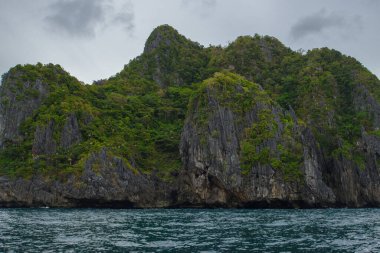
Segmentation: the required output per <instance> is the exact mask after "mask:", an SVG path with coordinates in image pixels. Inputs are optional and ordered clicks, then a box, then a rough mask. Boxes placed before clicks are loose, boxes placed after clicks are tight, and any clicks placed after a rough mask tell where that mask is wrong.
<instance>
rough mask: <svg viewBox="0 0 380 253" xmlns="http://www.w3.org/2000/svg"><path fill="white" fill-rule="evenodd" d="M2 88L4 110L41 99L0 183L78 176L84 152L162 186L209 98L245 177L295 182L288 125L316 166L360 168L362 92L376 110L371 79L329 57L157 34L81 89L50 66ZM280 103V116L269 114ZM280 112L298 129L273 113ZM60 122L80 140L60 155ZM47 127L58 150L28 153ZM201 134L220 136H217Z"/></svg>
mask: <svg viewBox="0 0 380 253" xmlns="http://www.w3.org/2000/svg"><path fill="white" fill-rule="evenodd" d="M2 80H3V81H2V90H1V92H0V94H1V98H0V100H1V108H2V109H3V110H6V109H7V108H10V107H11V105H12V103H20V104H22V103H23V102H25V101H30V100H33V101H34V100H35V101H39V100H41V105H40V106H39V108H38V109H37V110H36V111H35V112H34V113H33V114H32V115H29V117H28V118H27V119H26V120H25V122H23V123H22V124H21V126H19V132H20V137H19V138H18V139H13V140H11V141H10V140H6V142H5V143H4V146H5V148H3V149H2V150H1V151H0V174H1V175H11V176H24V177H30V176H32V175H33V174H37V173H43V174H44V175H46V176H51V177H59V178H61V177H65V176H66V175H67V174H71V173H81V170H82V169H83V166H84V163H85V161H86V160H87V158H88V157H89V156H90V154H91V153H93V152H98V151H99V150H101V149H102V148H103V147H106V148H107V149H108V150H109V152H110V153H112V155H114V156H117V157H120V158H122V159H123V160H124V161H125V163H126V164H130V167H131V169H133V170H136V169H137V170H136V173H137V171H139V172H142V173H147V174H149V173H152V172H155V173H157V175H158V176H160V177H162V178H164V179H166V180H170V178H171V175H173V174H174V173H175V172H176V170H179V169H180V168H181V166H182V165H181V160H180V155H179V150H178V149H179V148H178V147H179V142H180V136H181V131H182V128H183V125H184V121H185V118H186V117H187V116H188V115H193V117H194V118H192V119H191V120H192V121H193V122H194V124H196V125H197V129H198V130H199V131H200V134H201V135H202V134H203V135H205V134H206V133H208V132H207V131H204V130H205V129H207V123H208V119H209V117H210V101H209V97H210V96H214V97H215V98H216V100H217V101H218V103H219V106H221V107H224V108H229V109H230V110H231V111H232V112H233V113H234V115H236V119H235V120H236V122H235V123H236V124H237V125H243V126H244V129H245V130H244V131H243V132H242V133H241V134H242V136H243V139H242V141H241V143H240V149H241V150H240V154H241V157H240V160H241V164H242V165H241V167H242V173H243V174H248V173H249V172H250V170H251V169H252V167H253V166H256V165H262V166H264V165H266V166H271V167H272V168H274V169H276V170H279V171H282V172H283V174H284V176H285V178H286V179H288V180H298V179H300V178H301V177H302V175H301V170H300V167H301V166H302V154H303V150H302V145H301V143H300V136H298V135H295V134H294V132H295V131H293V128H294V127H295V126H296V125H303V126H304V125H305V126H307V127H309V128H310V129H311V130H312V132H313V134H314V136H315V137H316V139H317V143H318V145H319V147H321V149H322V150H323V152H324V154H325V156H326V159H341V158H342V157H343V158H345V159H349V160H351V161H353V162H355V163H356V164H357V165H358V166H359V167H360V168H362V169H365V166H366V160H365V154H364V151H363V150H362V149H361V148H360V147H359V146H358V144H357V143H358V142H359V141H360V138H361V134H362V131H366V132H367V133H368V134H372V135H375V136H380V135H379V130H378V129H377V128H376V127H377V126H375V125H374V120H373V118H374V116H373V113H374V112H373V111H371V108H369V107H368V106H367V107H366V106H362V105H361V103H362V104H365V101H364V102H363V101H361V100H360V99H363V98H360V97H359V95H360V94H361V93H360V92H364V91H363V89H365V96H367V97H368V96H372V97H373V98H374V99H375V101H377V102H378V101H380V82H379V80H378V79H377V78H376V77H375V76H374V75H372V74H371V73H370V72H369V71H368V70H367V69H365V68H364V67H363V66H362V65H361V64H360V63H359V62H357V61H356V60H355V59H353V58H351V57H347V56H344V55H342V54H341V53H339V52H337V51H335V50H330V49H327V48H322V49H315V50H311V51H309V52H307V53H306V54H302V53H299V52H293V51H291V50H290V49H289V48H286V47H285V46H284V45H283V44H281V42H279V41H278V40H277V39H275V38H272V37H268V36H264V37H262V36H259V35H255V36H253V37H251V36H244V37H239V38H238V39H237V40H236V41H234V42H232V43H231V44H230V45H228V46H227V47H225V48H223V47H220V46H210V47H208V48H204V47H203V46H201V45H199V44H198V43H195V42H192V41H190V40H188V39H186V38H185V37H184V36H182V35H180V34H178V32H177V31H176V30H175V29H173V28H171V27H169V26H167V25H164V26H160V27H158V28H157V29H156V30H154V32H153V33H152V34H151V35H150V36H149V38H148V40H147V42H146V45H145V49H144V53H143V54H142V55H141V56H139V57H137V58H136V59H134V60H132V61H131V62H130V63H129V64H127V65H126V66H125V67H124V69H123V70H122V71H121V72H120V73H118V74H116V75H115V76H113V77H111V78H110V79H108V80H103V81H102V82H95V83H94V84H93V85H84V84H82V83H80V82H79V81H78V80H77V79H75V78H74V77H72V76H70V75H69V74H68V73H66V72H65V71H64V70H63V69H62V68H61V67H60V66H59V65H53V64H48V65H42V64H40V63H39V64H37V65H24V66H21V65H17V66H16V67H14V68H12V69H10V71H9V72H8V73H6V74H4V75H3V77H2ZM40 84H43V85H42V86H43V87H46V90H44V89H41V87H39V85H40ZM258 84H259V85H258ZM44 93H46V94H48V95H46V94H44ZM9 94H14V101H13V100H12V101H11V100H10V96H9ZM363 94H364V93H363ZM365 96H364V95H363V97H365ZM280 106H281V107H282V108H283V109H284V110H280V109H279V110H278V112H276V113H274V112H273V110H276V109H275V108H280ZM289 107H292V109H294V111H295V112H296V114H297V117H299V119H298V122H294V120H295V119H293V118H292V117H291V116H290V115H289V114H288V113H284V112H283V111H285V110H287V109H289ZM253 109H254V110H255V111H257V115H256V119H255V120H253V123H252V124H250V125H247V123H246V122H247V119H246V118H245V115H246V113H248V112H250V111H252V110H253ZM195 110H196V111H195ZM70 115H74V116H75V118H76V119H77V121H78V124H79V129H80V134H81V141H80V142H78V143H75V144H73V145H72V146H70V147H69V148H63V147H62V145H60V143H61V139H62V129H63V128H64V125H65V123H66V121H67V118H68V117H69V116H70ZM275 115H278V118H276V117H277V116H275ZM303 122H304V123H303ZM50 124H52V125H53V130H52V131H53V133H52V138H53V141H54V143H55V145H56V150H54V152H48V153H44V154H33V152H32V149H33V143H34V138H35V132H36V129H37V128H38V127H40V128H46V127H47V126H49V125H50ZM244 124H245V125H244ZM208 134H210V135H211V136H212V138H218V136H220V135H219V134H220V133H219V132H218V131H215V130H214V131H213V132H210V133H208ZM203 142H205V139H203Z"/></svg>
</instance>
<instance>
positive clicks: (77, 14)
mask: <svg viewBox="0 0 380 253" xmlns="http://www.w3.org/2000/svg"><path fill="white" fill-rule="evenodd" d="M49 10H50V14H49V15H47V16H46V17H45V23H46V25H47V28H48V30H50V31H53V32H56V33H57V34H58V35H62V33H63V34H64V35H69V36H72V37H78V38H93V37H95V35H96V31H97V29H98V28H99V27H107V26H108V25H111V24H112V25H120V26H122V27H123V28H124V30H126V31H128V32H130V33H131V32H132V30H133V29H134V12H133V6H132V4H131V3H130V2H128V3H127V4H124V5H123V7H122V8H121V11H116V9H115V8H114V5H113V1H112V0H108V1H107V0H61V1H59V0H56V1H55V2H53V3H51V4H50V5H49Z"/></svg>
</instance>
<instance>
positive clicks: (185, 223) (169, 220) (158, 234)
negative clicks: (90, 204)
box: [0, 209, 380, 252]
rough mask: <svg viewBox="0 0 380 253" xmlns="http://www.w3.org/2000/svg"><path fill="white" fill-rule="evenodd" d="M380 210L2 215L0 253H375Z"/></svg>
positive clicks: (42, 211) (379, 235)
mask: <svg viewBox="0 0 380 253" xmlns="http://www.w3.org/2000/svg"><path fill="white" fill-rule="evenodd" d="M379 218H380V210H379V209H323V210H322V209H321V210H318V209H316V210H243V209H242V210H236V209H213V210H202V209H199V210H197V209H177V210H162V209H150V210H107V209H0V252H42V251H43V252H78V251H79V252H87V251H97V252H104V251H112V252H126V251H127V252H243V251H249V252H380V219H379Z"/></svg>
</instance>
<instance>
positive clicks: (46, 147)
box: [32, 120, 57, 155]
mask: <svg viewBox="0 0 380 253" xmlns="http://www.w3.org/2000/svg"><path fill="white" fill-rule="evenodd" d="M54 125H55V124H54V121H53V120H50V121H49V123H48V124H47V125H46V126H37V128H36V131H35V133H34V141H33V148H32V153H33V155H51V154H54V153H55V150H56V148H57V144H56V142H55V140H54V137H53V133H54Z"/></svg>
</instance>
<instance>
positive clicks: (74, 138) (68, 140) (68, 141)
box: [60, 113, 82, 149]
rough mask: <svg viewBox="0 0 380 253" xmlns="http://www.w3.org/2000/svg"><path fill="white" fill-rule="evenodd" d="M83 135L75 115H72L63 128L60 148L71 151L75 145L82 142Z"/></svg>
mask: <svg viewBox="0 0 380 253" xmlns="http://www.w3.org/2000/svg"><path fill="white" fill-rule="evenodd" d="M81 140H82V134H81V132H80V129H79V124H78V120H77V117H76V116H75V114H73V113H72V114H70V115H69V116H68V117H67V119H66V122H65V125H64V126H63V130H62V134H61V143H60V146H61V147H62V148H63V149H69V148H70V147H71V146H73V145H74V144H77V143H79V142H81Z"/></svg>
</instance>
